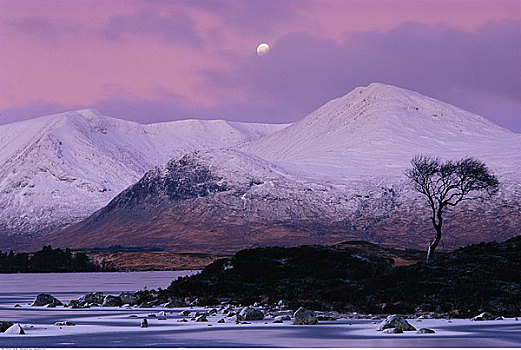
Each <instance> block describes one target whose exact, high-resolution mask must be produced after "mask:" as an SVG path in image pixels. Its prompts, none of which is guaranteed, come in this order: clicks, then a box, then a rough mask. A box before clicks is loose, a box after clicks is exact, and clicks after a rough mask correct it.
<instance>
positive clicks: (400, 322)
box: [378, 315, 416, 332]
mask: <svg viewBox="0 0 521 350" xmlns="http://www.w3.org/2000/svg"><path fill="white" fill-rule="evenodd" d="M388 328H398V329H401V330H402V331H404V332H405V331H415V330H416V328H414V327H413V326H412V325H411V324H410V323H409V322H407V320H405V318H403V316H401V315H390V316H388V317H387V318H386V319H385V320H383V321H382V323H380V327H379V328H378V330H379V331H383V330H385V329H388Z"/></svg>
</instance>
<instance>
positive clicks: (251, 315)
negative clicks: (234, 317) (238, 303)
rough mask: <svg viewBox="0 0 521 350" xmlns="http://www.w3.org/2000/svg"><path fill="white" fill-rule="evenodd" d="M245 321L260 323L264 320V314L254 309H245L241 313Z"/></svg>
mask: <svg viewBox="0 0 521 350" xmlns="http://www.w3.org/2000/svg"><path fill="white" fill-rule="evenodd" d="M239 316H241V317H242V319H243V320H244V321H260V320H263V319H264V313H263V312H262V311H260V310H257V309H254V308H252V307H245V308H244V309H242V310H241V312H240V313H239Z"/></svg>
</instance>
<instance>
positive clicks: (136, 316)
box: [129, 315, 138, 318]
mask: <svg viewBox="0 0 521 350" xmlns="http://www.w3.org/2000/svg"><path fill="white" fill-rule="evenodd" d="M129 317H132V318H138V315H130V316H129Z"/></svg>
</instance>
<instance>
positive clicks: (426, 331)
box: [416, 328, 436, 334]
mask: <svg viewBox="0 0 521 350" xmlns="http://www.w3.org/2000/svg"><path fill="white" fill-rule="evenodd" d="M416 333H418V334H434V333H436V332H435V331H433V330H432V329H430V328H420V329H418V331H417V332H416Z"/></svg>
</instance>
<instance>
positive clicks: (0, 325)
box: [0, 321, 14, 333]
mask: <svg viewBox="0 0 521 350" xmlns="http://www.w3.org/2000/svg"><path fill="white" fill-rule="evenodd" d="M13 324H14V323H13V322H11V321H0V333H3V332H5V331H6V330H8V329H9V327H11V326H12V325H13Z"/></svg>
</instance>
